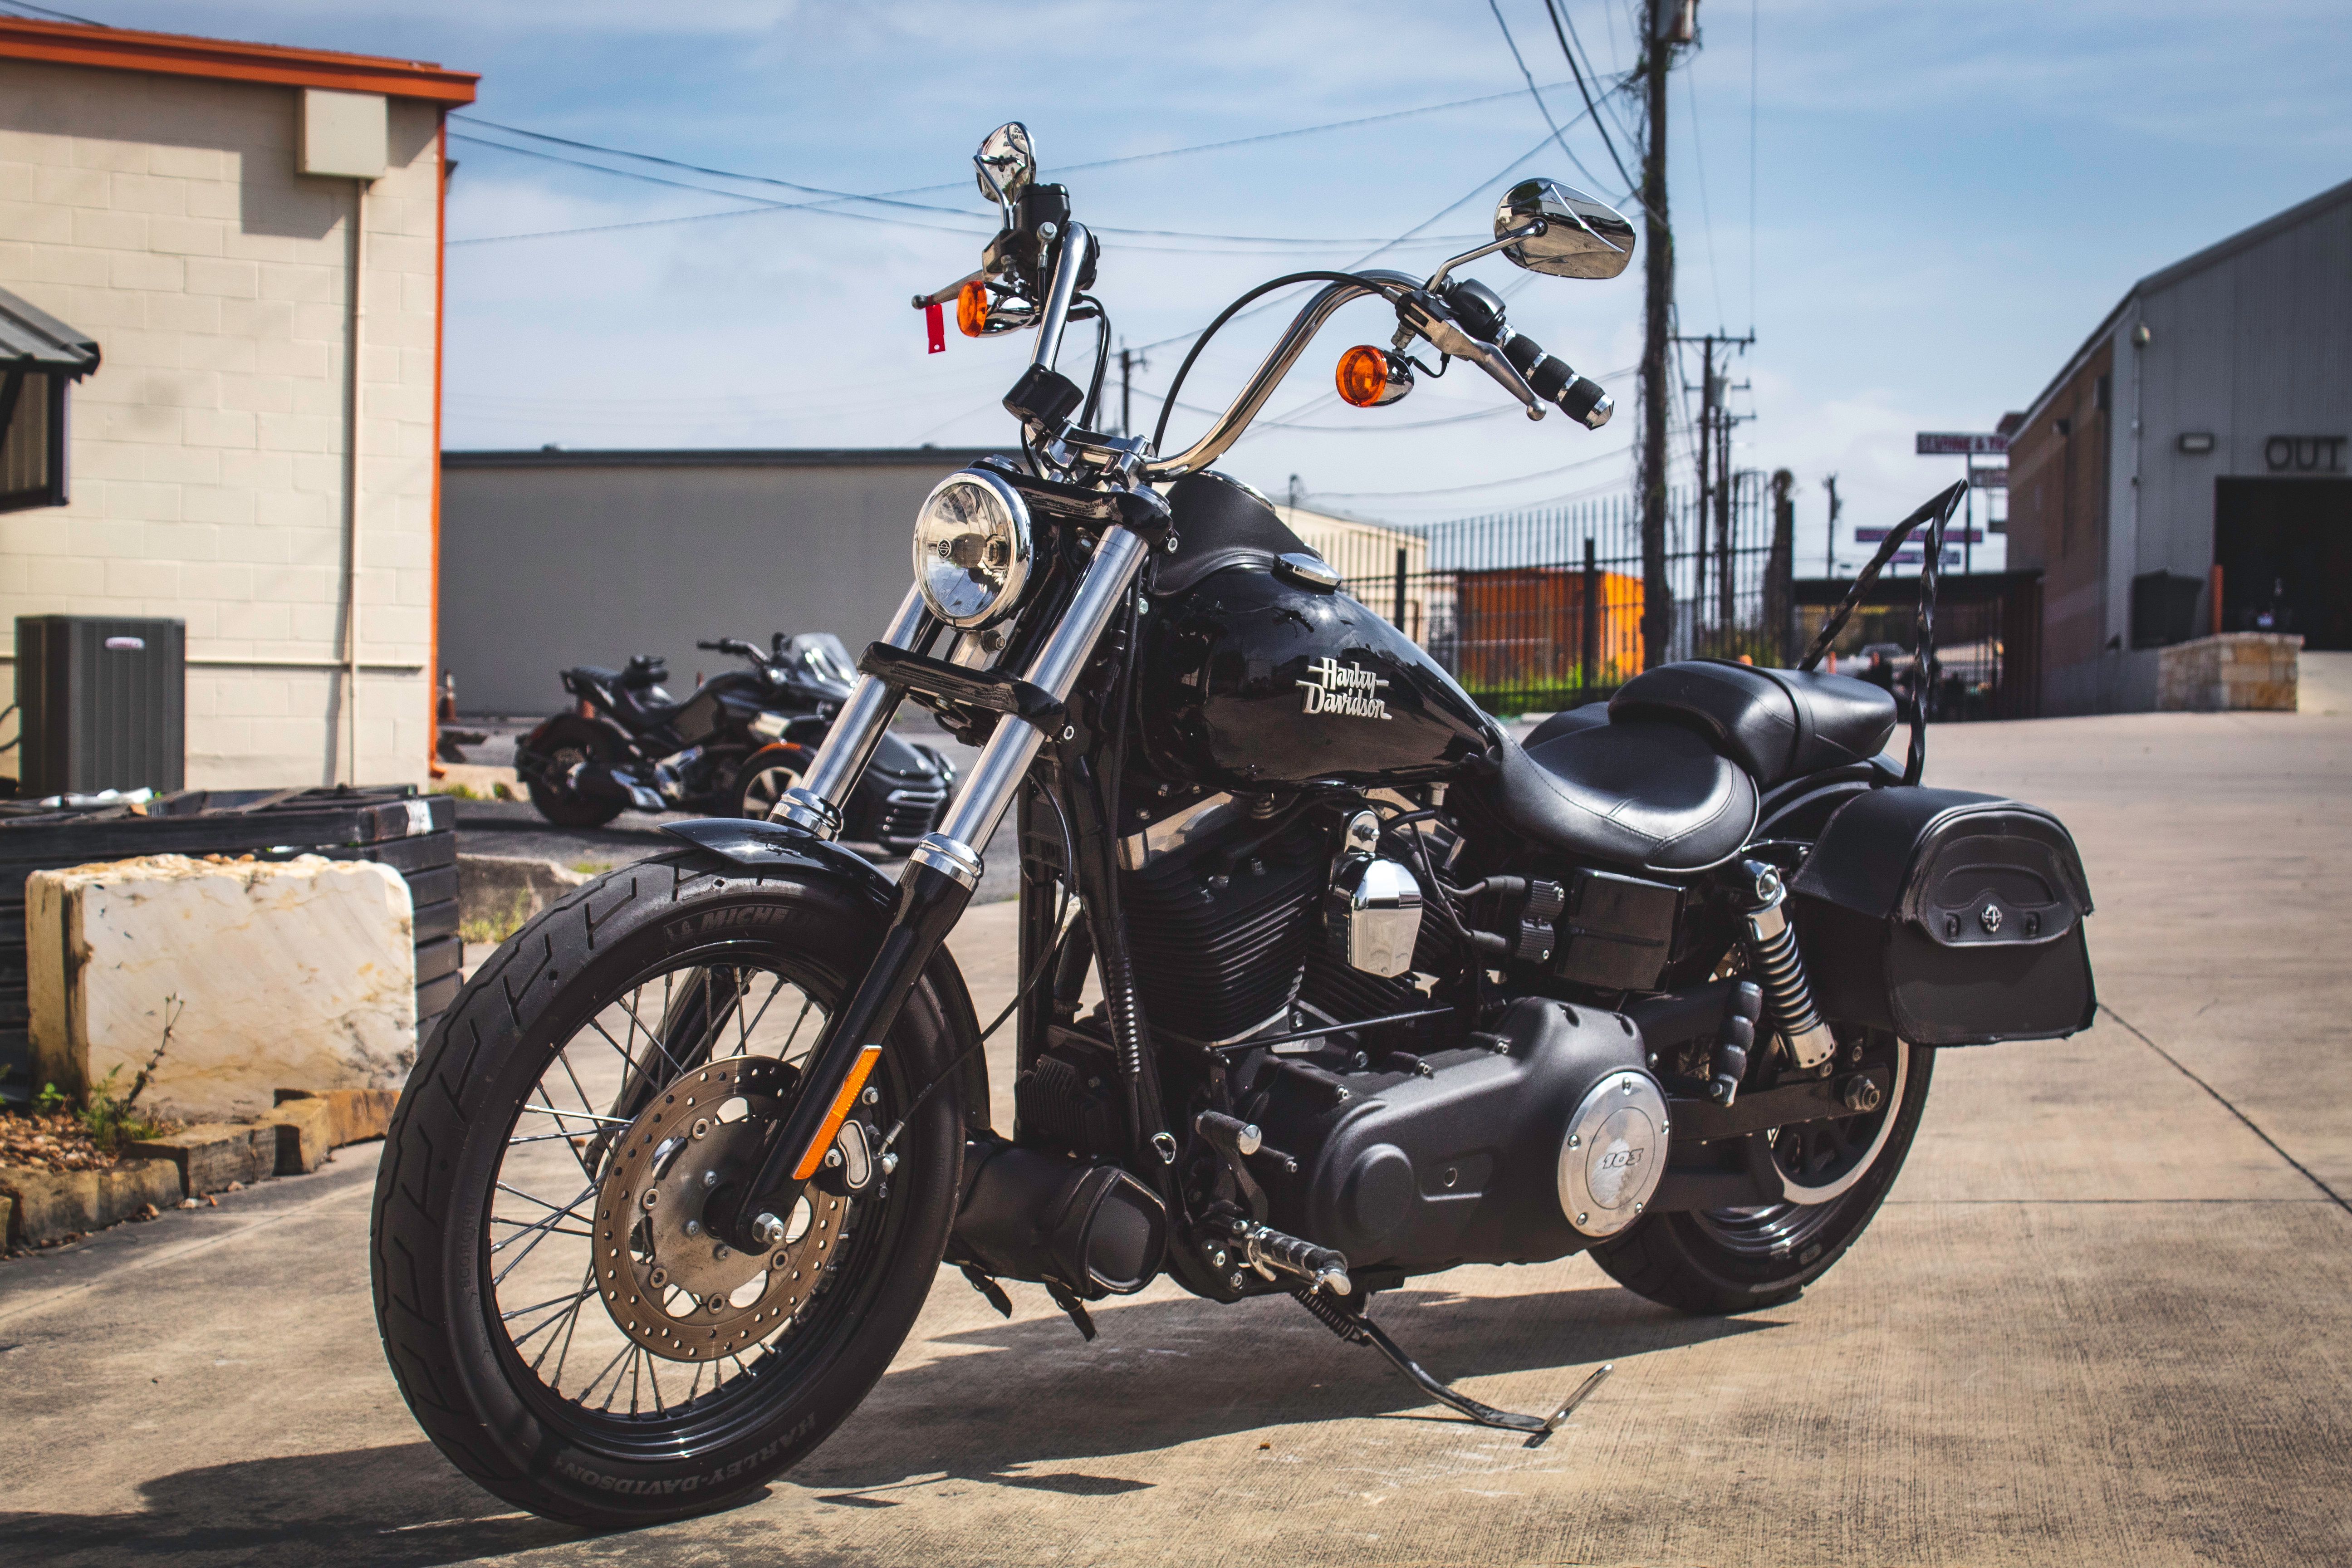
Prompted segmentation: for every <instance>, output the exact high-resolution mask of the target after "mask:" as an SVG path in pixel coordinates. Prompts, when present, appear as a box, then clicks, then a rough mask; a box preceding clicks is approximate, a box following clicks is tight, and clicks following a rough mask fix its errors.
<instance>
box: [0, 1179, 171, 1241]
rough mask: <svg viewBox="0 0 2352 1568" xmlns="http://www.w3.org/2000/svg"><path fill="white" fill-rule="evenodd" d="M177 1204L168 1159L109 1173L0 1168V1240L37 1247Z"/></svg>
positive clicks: (83, 1234)
mask: <svg viewBox="0 0 2352 1568" xmlns="http://www.w3.org/2000/svg"><path fill="white" fill-rule="evenodd" d="M179 1201H180V1172H179V1167H178V1166H176V1165H174V1164H173V1163H171V1162H170V1161H168V1160H125V1161H123V1162H122V1163H121V1164H119V1165H116V1166H115V1167H114V1168H113V1169H112V1170H110V1171H20V1170H15V1169H11V1168H7V1167H0V1238H5V1240H6V1241H7V1243H8V1245H10V1246H15V1247H39V1246H42V1245H44V1244H46V1243H48V1242H53V1241H62V1240H64V1239H65V1238H66V1237H68V1236H86V1235H88V1234H89V1232H91V1231H93V1230H103V1229H105V1228H106V1227H107V1226H110V1225H118V1224H120V1223H121V1222H122V1221H123V1220H126V1219H129V1218H131V1216H132V1215H136V1214H137V1213H138V1212H139V1211H140V1210H141V1209H142V1208H144V1207H146V1206H147V1205H149V1204H152V1205H155V1207H156V1208H158V1209H165V1208H169V1207H171V1206H172V1205H173V1204H176V1203H178V1202H179ZM11 1215H13V1217H11Z"/></svg>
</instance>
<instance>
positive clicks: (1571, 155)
mask: <svg viewBox="0 0 2352 1568" xmlns="http://www.w3.org/2000/svg"><path fill="white" fill-rule="evenodd" d="M1486 9H1487V10H1489V11H1492V12H1493V13H1494V14H1495V26H1497V27H1500V28H1502V29H1503V42H1504V43H1506V44H1507V45H1509V46H1510V49H1511V59H1512V61H1513V62H1514V63H1515V64H1517V66H1518V68H1519V75H1521V76H1522V77H1525V78H1526V79H1527V83H1528V97H1529V98H1532V99H1534V100H1536V108H1537V110H1538V111H1539V112H1540V113H1541V114H1542V115H1543V121H1544V123H1545V124H1546V125H1549V126H1551V137H1552V140H1553V141H1555V142H1559V150H1560V151H1561V152H1562V153H1566V154H1567V155H1568V161H1569V162H1570V163H1573V164H1575V165H1576V168H1577V172H1578V173H1579V174H1582V175H1583V176H1584V177H1585V178H1586V179H1588V180H1590V181H1591V182H1592V183H1593V184H1596V185H1597V184H1601V176H1600V175H1598V174H1594V173H1593V172H1592V171H1591V170H1590V169H1588V168H1586V167H1585V166H1584V160H1583V159H1581V158H1580V157H1578V156H1577V155H1576V152H1575V150H1574V149H1573V148H1571V147H1570V146H1569V144H1568V138H1567V137H1566V136H1565V135H1563V134H1562V133H1561V132H1560V129H1559V126H1558V125H1556V124H1553V122H1552V118H1551V106H1550V105H1549V104H1548V103H1546V102H1545V101H1544V99H1543V94H1542V93H1540V92H1538V91H1537V90H1536V77H1535V73H1534V72H1533V71H1531V70H1529V69H1528V62H1527V61H1526V60H1525V59H1523V58H1520V55H1519V41H1518V40H1517V38H1514V37H1511V25H1510V24H1509V23H1508V22H1506V21H1504V20H1503V7H1502V6H1501V5H1498V4H1496V0H1486ZM1571 123H1573V122H1572V121H1571ZM1620 173H1622V170H1621V171H1620ZM1629 183H1630V182H1629Z"/></svg>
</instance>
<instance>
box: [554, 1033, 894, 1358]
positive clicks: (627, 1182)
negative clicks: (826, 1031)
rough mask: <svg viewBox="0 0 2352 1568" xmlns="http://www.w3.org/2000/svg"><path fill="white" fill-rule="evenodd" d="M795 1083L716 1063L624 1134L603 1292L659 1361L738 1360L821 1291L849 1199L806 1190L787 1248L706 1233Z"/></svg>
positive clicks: (603, 1230)
mask: <svg viewBox="0 0 2352 1568" xmlns="http://www.w3.org/2000/svg"><path fill="white" fill-rule="evenodd" d="M798 1078H799V1073H798V1072H797V1071H796V1070H795V1069H794V1068H791V1067H788V1066H786V1065H785V1064H784V1063H782V1062H780V1061H776V1060H774V1059H772V1058H767V1057H732V1058H728V1059H726V1060H724V1061H719V1062H714V1063H712V1064H711V1065H710V1066H709V1067H707V1068H701V1069H700V1070H698V1071H696V1072H692V1073H688V1074H687V1075H685V1076H684V1077H682V1078H680V1079H678V1080H677V1082H675V1083H673V1084H671V1085H670V1086H669V1087H668V1088H667V1089H664V1090H663V1091H662V1094H661V1098H660V1099H659V1100H656V1101H655V1102H654V1104H652V1105H651V1106H648V1107H647V1108H646V1110H645V1112H644V1113H643V1114H642V1115H640V1116H639V1117H638V1118H637V1119H636V1120H635V1121H633V1122H631V1123H630V1124H629V1129H628V1131H627V1132H625V1134H623V1136H622V1139H621V1145H620V1148H619V1150H618V1151H617V1152H615V1153H614V1156H613V1163H612V1168H611V1169H610V1170H609V1171H607V1172H606V1173H605V1175H604V1182H603V1184H601V1185H600V1186H599V1187H598V1189H597V1194H596V1240H595V1261H596V1288H597V1289H598V1291H599V1292H600V1293H601V1294H602V1295H603V1297H604V1310H606V1311H608V1312H610V1313H611V1314H612V1317H613V1321H614V1323H616V1324H618V1325H619V1326H620V1330H621V1331H622V1332H623V1333H625V1334H626V1335H628V1336H629V1338H630V1339H632V1340H634V1341H635V1342H637V1343H638V1344H640V1345H643V1346H644V1347H645V1348H646V1349H647V1350H649V1351H651V1352H654V1354H656V1355H657V1356H661V1357H663V1358H664V1359H666V1360H669V1361H693V1362H703V1361H716V1360H717V1359H718V1358H719V1357H720V1356H723V1355H730V1354H736V1353H739V1352H742V1351H743V1350H745V1349H748V1348H749V1347H751V1346H753V1345H756V1344H758V1343H760V1342H761V1341H763V1340H766V1339H767V1338H769V1337H770V1336H771V1335H772V1334H774V1333H775V1332H776V1331H778V1330H780V1329H782V1327H783V1326H784V1325H785V1324H787V1323H789V1322H791V1321H792V1320H793V1314H794V1313H795V1312H797V1311H799V1310H801V1308H802V1307H803V1305H804V1304H805V1303H806V1302H807V1301H808V1299H809V1298H810V1297H811V1296H812V1295H814V1293H815V1292H816V1289H817V1287H818V1286H819V1285H821V1284H822V1283H824V1278H825V1270H826V1268H828V1267H830V1266H831V1264H832V1262H833V1259H834V1258H835V1255H836V1253H837V1252H838V1250H839V1246H838V1244H839V1242H840V1240H841V1227H842V1223H843V1221H844V1220H845V1219H846V1217H847V1215H848V1211H849V1203H848V1200H846V1199H845V1198H841V1197H837V1196H835V1195H834V1194H831V1193H826V1192H823V1191H820V1190H819V1189H817V1188H815V1187H813V1186H812V1187H809V1188H807V1189H805V1190H804V1191H803V1195H802V1197H801V1200H800V1202H799V1203H798V1204H797V1205H795V1206H794V1207H793V1213H792V1215H791V1216H790V1217H789V1219H788V1220H787V1222H786V1226H785V1234H784V1239H783V1241H782V1242H781V1243H779V1244H778V1245H776V1246H775V1247H770V1248H767V1249H766V1250H764V1251H761V1252H751V1253H746V1252H739V1251H737V1250H736V1249H735V1248H733V1247H730V1246H728V1245H727V1244H726V1243H724V1242H722V1241H719V1239H718V1238H716V1237H713V1236H711V1235H710V1234H709V1230H708V1229H706V1228H705V1226H703V1223H702V1214H703V1208H704V1205H706V1204H708V1203H709V1197H710V1193H711V1191H712V1189H713V1188H715V1187H716V1186H717V1185H718V1184H719V1182H721V1181H723V1180H725V1179H726V1177H727V1175H729V1174H730V1173H737V1172H740V1170H741V1169H742V1168H743V1167H744V1166H745V1165H747V1164H748V1163H750V1162H751V1160H752V1159H753V1158H755V1157H756V1155H757V1153H758V1149H759V1142H760V1127H761V1121H762V1119H764V1118H766V1117H770V1116H776V1115H781V1114H782V1111H783V1109H784V1105H783V1100H784V1098H785V1097H786V1096H787V1095H789V1094H790V1092H791V1090H792V1088H793V1084H794V1083H795V1081H796V1080H797V1079H798ZM739 1102H740V1103H739ZM722 1110H727V1111H730V1113H731V1114H730V1116H729V1118H728V1119H726V1120H722V1119H721V1115H720V1113H721V1111H722Z"/></svg>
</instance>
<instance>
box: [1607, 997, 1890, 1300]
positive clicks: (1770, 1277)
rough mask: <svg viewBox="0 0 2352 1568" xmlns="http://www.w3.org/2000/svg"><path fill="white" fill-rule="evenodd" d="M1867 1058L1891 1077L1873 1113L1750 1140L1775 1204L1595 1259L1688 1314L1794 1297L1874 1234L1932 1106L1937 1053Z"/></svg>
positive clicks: (1637, 1236) (1636, 1288)
mask: <svg viewBox="0 0 2352 1568" xmlns="http://www.w3.org/2000/svg"><path fill="white" fill-rule="evenodd" d="M1863 1049H1864V1052H1865V1053H1866V1054H1865V1056H1864V1058H1863V1059H1864V1062H1865V1063H1869V1064H1875V1063H1877V1062H1881V1061H1883V1062H1885V1063H1887V1064H1888V1065H1890V1066H1891V1067H1892V1068H1894V1071H1895V1079H1894V1086H1893V1089H1892V1092H1890V1093H1889V1094H1888V1095H1887V1097H1886V1103H1885V1104H1884V1105H1883V1106H1881V1107H1880V1108H1879V1109H1878V1110H1875V1111H1874V1112H1873V1113H1871V1114H1870V1115H1867V1116H1855V1117H1848V1118H1843V1119H1841V1120H1838V1121H1815V1122H1805V1123H1801V1124H1800V1125H1798V1126H1794V1127H1783V1128H1781V1129H1780V1130H1779V1131H1775V1132H1759V1133H1754V1134H1751V1135H1750V1136H1752V1137H1755V1138H1758V1139H1761V1140H1763V1141H1764V1147H1763V1148H1762V1149H1761V1150H1759V1152H1760V1153H1762V1154H1763V1155H1764V1156H1765V1157H1766V1158H1769V1159H1770V1160H1771V1162H1772V1163H1773V1164H1774V1165H1775V1166H1776V1167H1777V1168H1778V1170H1779V1172H1780V1180H1781V1184H1782V1187H1783V1190H1784V1191H1785V1192H1786V1194H1787V1196H1786V1197H1785V1198H1784V1199H1783V1200H1782V1201H1781V1202H1779V1203H1774V1204H1765V1205H1756V1206H1748V1207H1740V1208H1723V1209H1702V1210H1696V1211H1692V1212H1689V1213H1680V1214H1674V1213H1669V1214H1658V1215H1650V1216H1649V1217H1648V1218H1647V1219H1645V1220H1643V1222H1642V1223H1640V1224H1639V1225H1636V1226H1633V1228H1632V1229H1631V1230H1628V1231H1627V1232H1625V1234H1624V1235H1623V1236H1622V1237H1618V1238H1616V1239H1615V1240H1612V1241H1611V1242H1609V1243H1607V1244H1605V1245H1603V1246H1601V1247H1594V1248H1593V1254H1592V1255H1593V1260H1594V1261H1595V1262H1597V1263H1599V1264H1600V1265H1601V1268H1602V1269H1603V1270H1604V1271H1606V1272H1607V1274H1608V1275H1609V1277H1610V1278H1611V1279H1614V1280H1616V1281H1617V1283H1619V1284H1620V1285H1622V1286H1624V1287H1625V1289H1628V1290H1631V1291H1633V1292H1634V1293H1635V1294H1636V1295H1641V1296H1646V1297H1648V1298H1649V1299H1650V1300H1653V1301H1655V1302H1658V1303H1659V1304H1660V1305H1662V1306H1667V1307H1673V1308H1675V1309H1677V1310H1681V1311H1685V1312H1698V1313H1708V1314H1715V1313H1724V1312H1744V1311H1748V1310H1754V1309H1756V1308H1759V1307H1772V1306H1777V1305H1779V1304H1780V1303H1781V1302H1783V1301H1787V1300H1793V1299H1794V1298H1795V1297H1797V1296H1798V1295H1800V1294H1801V1293H1802V1292H1803V1290H1804V1288H1805V1287H1806V1286H1807V1285H1809V1284H1811V1282H1812V1281H1814V1280H1815V1279H1820V1278H1821V1277H1822V1275H1823V1274H1825V1273H1827V1272H1828V1271H1829V1268H1830V1266H1831V1265H1832V1264H1833V1263H1835V1262H1836V1261H1837V1260H1838V1259H1839V1258H1842V1257H1843V1256H1844V1255H1845V1250H1846V1248H1847V1247H1852V1246H1853V1244H1854V1242H1855V1241H1856V1240H1857V1239H1859V1238H1860V1237H1861V1235H1862V1233H1863V1232H1864V1230H1865V1229H1867V1228H1868V1227H1869V1225H1870V1222H1871V1219H1872V1218H1873V1216H1874V1215H1876V1214H1877V1213H1878V1205H1880V1204H1881V1203H1883V1202H1885V1198H1886V1194H1887V1192H1888V1190H1889V1189H1890V1188H1892V1187H1893V1186H1894V1184H1895V1173H1897V1172H1899V1171H1900V1170H1902V1168H1903V1161H1904V1157H1905V1156H1906V1155H1907V1154H1909V1153H1910V1152H1911V1140H1912V1138H1913V1137H1914V1135H1916V1133H1917V1131H1918V1130H1919V1118H1920V1115H1921V1113H1922V1112H1923V1111H1925V1110H1926V1109H1927V1084H1928V1080H1929V1079H1930V1078H1931V1077H1933V1075H1934V1072H1935V1066H1936V1053H1935V1052H1934V1051H1933V1050H1931V1049H1929V1048H1928V1047H1925V1046H1915V1045H1911V1044H1909V1043H1908V1042H1906V1041H1903V1040H1898V1039H1895V1037H1892V1036H1890V1035H1873V1036H1871V1037H1868V1038H1867V1039H1866V1040H1865V1041H1864V1045H1863Z"/></svg>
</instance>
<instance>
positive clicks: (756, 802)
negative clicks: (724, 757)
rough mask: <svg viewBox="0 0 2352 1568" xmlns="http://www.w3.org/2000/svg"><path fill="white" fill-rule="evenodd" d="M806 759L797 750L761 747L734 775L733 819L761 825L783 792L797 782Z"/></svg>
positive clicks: (746, 759)
mask: <svg viewBox="0 0 2352 1568" xmlns="http://www.w3.org/2000/svg"><path fill="white" fill-rule="evenodd" d="M807 760H808V759H807V756H806V754H805V753H804V752H802V750H801V749H800V748H799V747H798V746H763V747H761V749H760V750H759V751H756V752H752V753H751V755H750V756H749V757H746V758H745V759H744V760H743V766H742V767H741V769H740V770H739V771H738V772H737V773H736V775H735V815H736V816H748V817H750V818H751V819H752V820H753V821H755V822H765V821H767V820H768V814H769V813H770V812H771V811H773V810H774V809H775V807H776V803H777V802H778V801H780V800H782V799H783V798H784V792H785V791H786V790H788V789H790V788H792V787H793V785H794V784H798V783H800V782H801V774H802V773H803V769H804V768H805V766H806V763H807Z"/></svg>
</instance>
